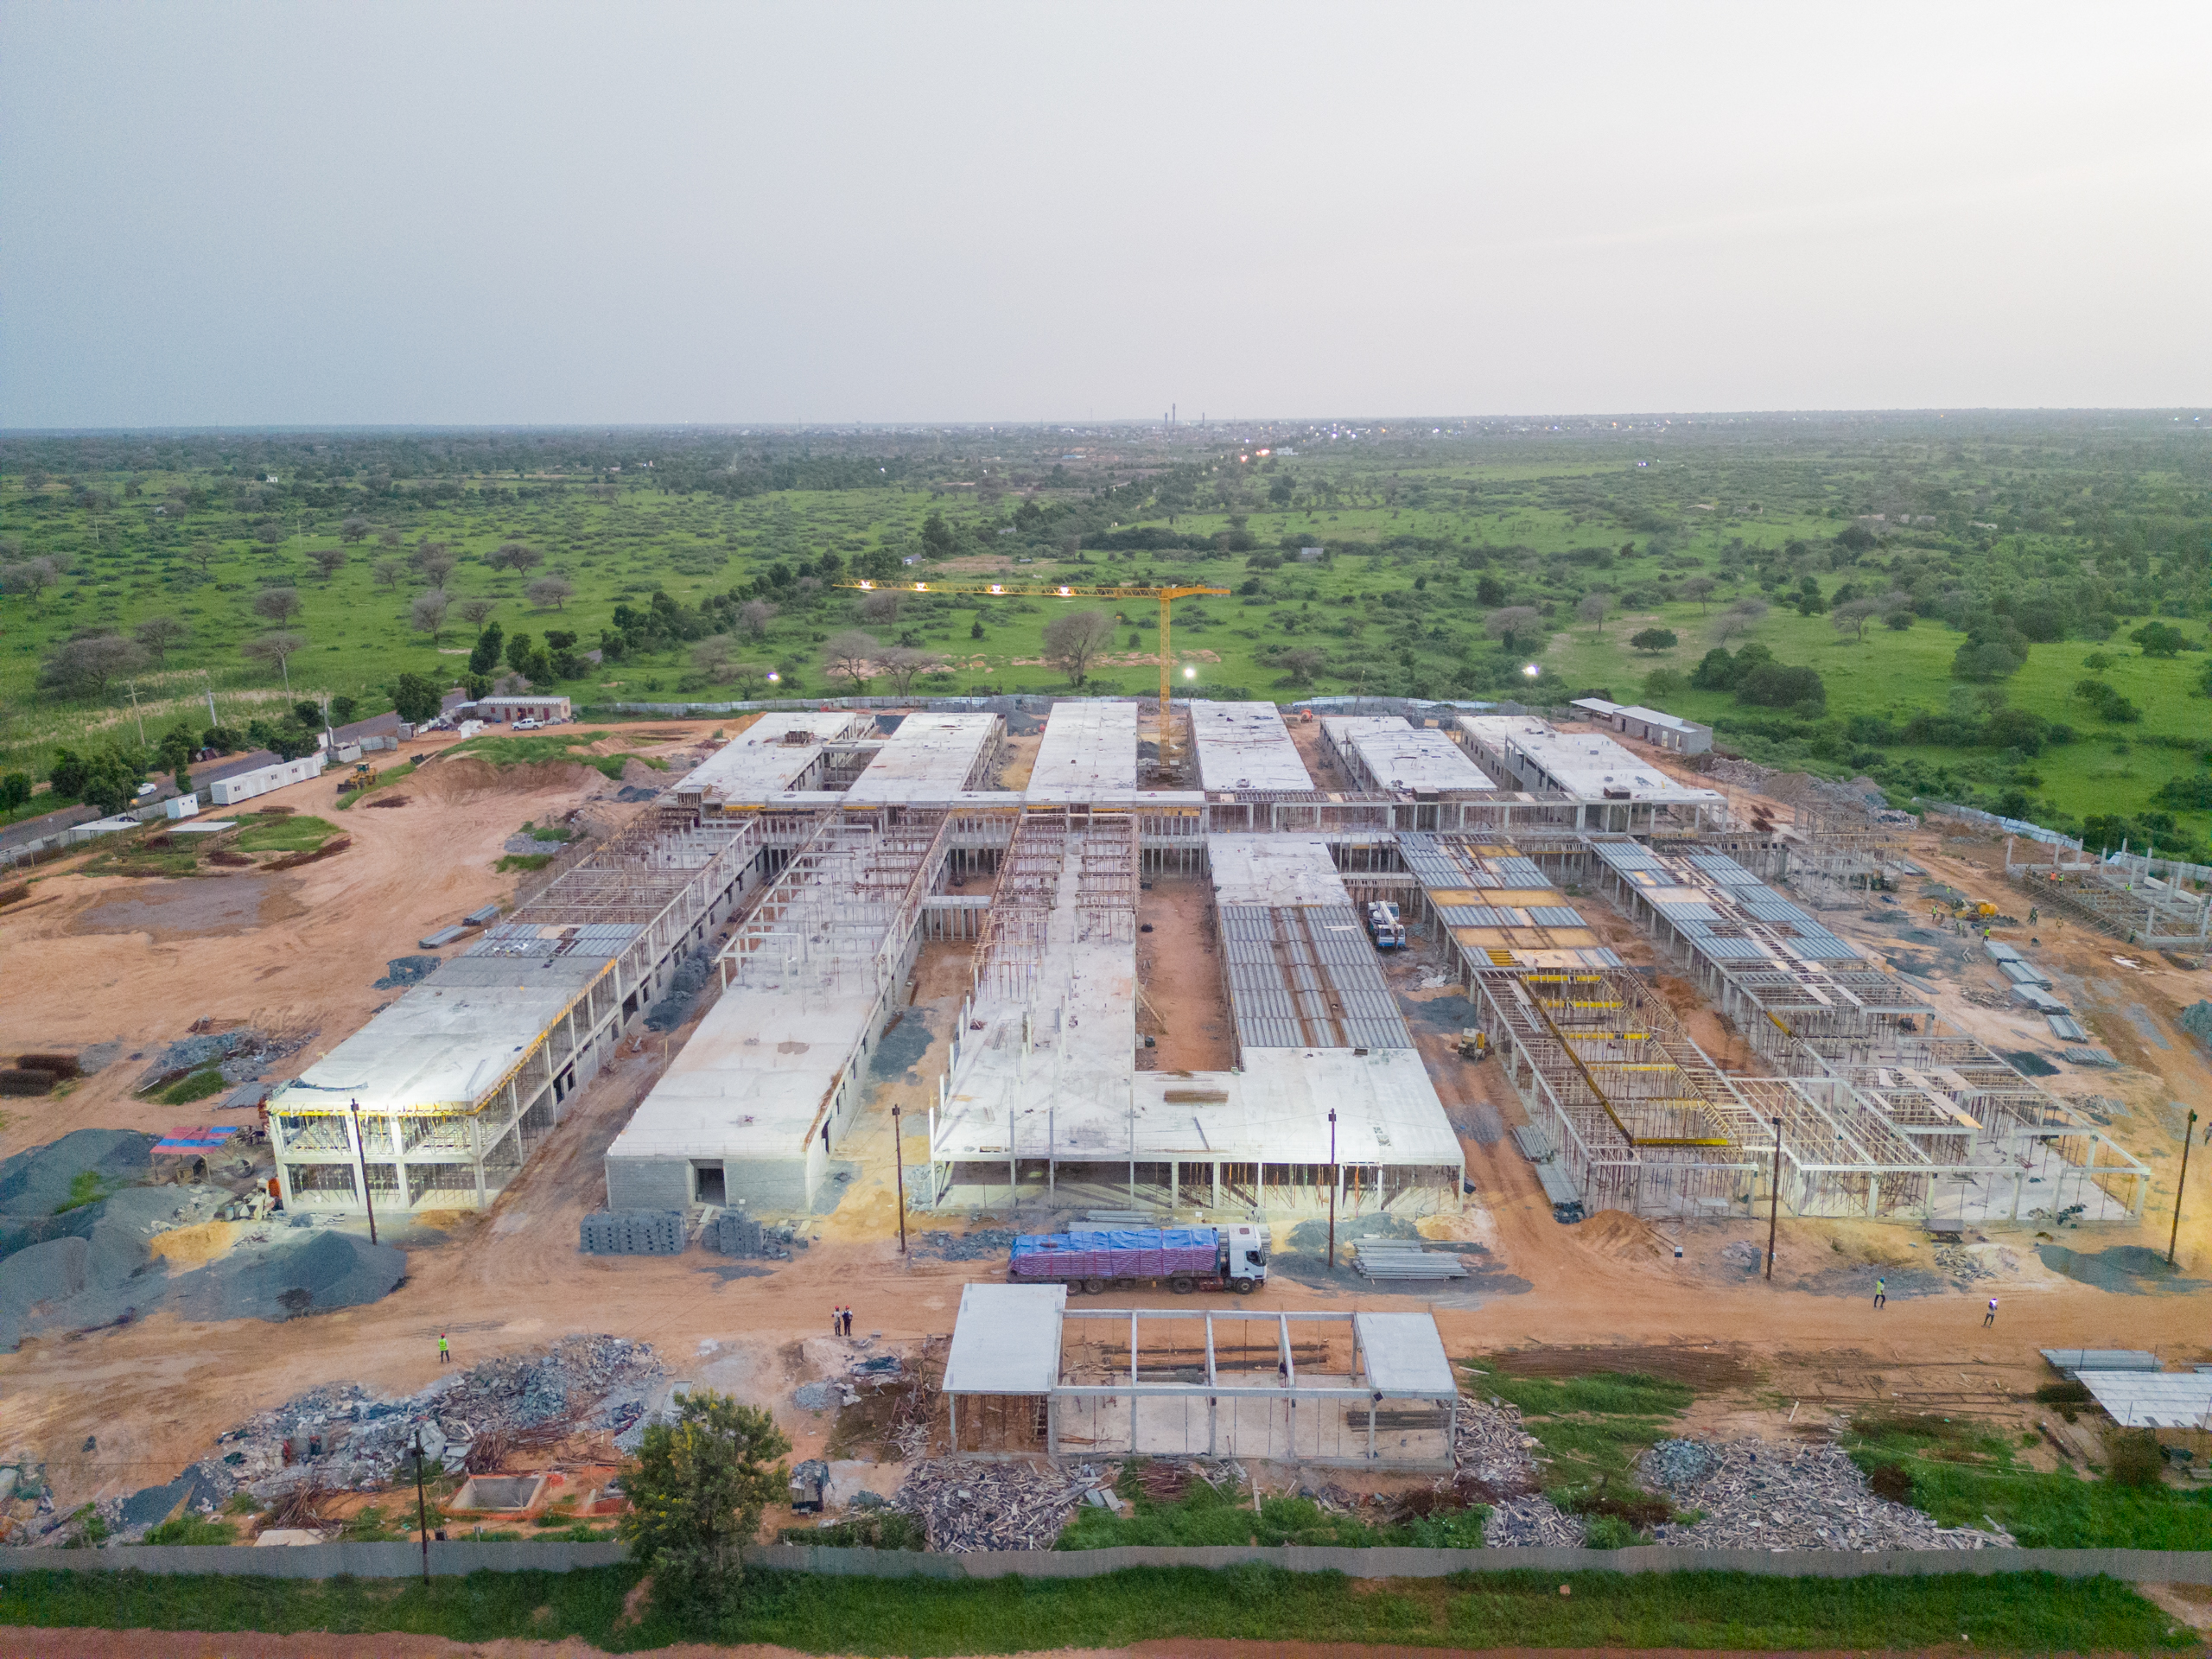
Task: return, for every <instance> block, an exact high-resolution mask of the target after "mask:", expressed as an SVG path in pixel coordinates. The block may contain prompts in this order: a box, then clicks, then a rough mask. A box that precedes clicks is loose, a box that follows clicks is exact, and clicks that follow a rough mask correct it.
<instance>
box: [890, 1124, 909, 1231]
mask: <svg viewBox="0 0 2212 1659" xmlns="http://www.w3.org/2000/svg"><path fill="white" fill-rule="evenodd" d="M891 1151H892V1155H893V1157H894V1158H896V1159H897V1160H898V1161H899V1255H906V1141H905V1139H904V1138H903V1137H902V1136H901V1135H900V1134H899V1109H898V1108H897V1107H896V1106H893V1108H892V1109H891Z"/></svg>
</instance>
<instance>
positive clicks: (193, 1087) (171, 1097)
mask: <svg viewBox="0 0 2212 1659" xmlns="http://www.w3.org/2000/svg"><path fill="white" fill-rule="evenodd" d="M229 1087H230V1084H229V1082H228V1081H227V1080H226V1078H225V1077H224V1076H223V1073H222V1070H221V1068H220V1067H218V1066H212V1065H211V1066H209V1067H208V1068H207V1070H206V1071H195V1072H194V1073H193V1074H192V1075H191V1076H190V1077H187V1078H185V1079H184V1080H183V1081H182V1082H181V1083H173V1084H170V1085H169V1086H168V1088H166V1089H164V1090H162V1094H161V1101H162V1105H164V1106H189V1105H190V1104H192V1103H193V1102H194V1101H195V1100H205V1099H207V1096H210V1095H219V1094H221V1093H222V1092H223V1090H226V1089H227V1088H229Z"/></svg>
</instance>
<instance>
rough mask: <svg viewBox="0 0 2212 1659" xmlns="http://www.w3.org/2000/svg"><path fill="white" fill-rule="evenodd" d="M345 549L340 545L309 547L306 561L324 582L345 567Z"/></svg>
mask: <svg viewBox="0 0 2212 1659" xmlns="http://www.w3.org/2000/svg"><path fill="white" fill-rule="evenodd" d="M308 563H309V564H312V565H313V566H315V569H316V570H317V571H319V572H320V573H321V576H322V579H323V581H325V582H328V581H329V580H330V579H331V578H332V577H333V576H334V575H337V574H338V573H339V572H340V570H343V569H345V568H346V550H345V549H344V548H342V547H311V548H309V549H308Z"/></svg>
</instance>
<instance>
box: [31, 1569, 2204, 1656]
mask: <svg viewBox="0 0 2212 1659" xmlns="http://www.w3.org/2000/svg"><path fill="white" fill-rule="evenodd" d="M637 1579H638V1574H637V1571H636V1569H634V1568H632V1567H607V1568H600V1569H595V1570H589V1571H582V1572H575V1573H474V1574H472V1575H470V1576H469V1577H467V1578H466V1579H438V1580H432V1581H431V1583H430V1584H429V1586H427V1587H425V1586H423V1584H422V1583H421V1582H420V1581H419V1580H412V1579H400V1580H365V1579H334V1580H327V1581H321V1582H317V1581H314V1580H304V1581H303V1580H289V1579H251V1578H231V1577H217V1576H212V1575H211V1576H207V1577H203V1578H193V1577H189V1576H162V1577H153V1576H149V1575H143V1574H139V1573H84V1574H78V1573H52V1572H42V1571H41V1572H29V1573H10V1574H9V1575H8V1576H7V1577H6V1578H4V1579H0V1624H26V1625H40V1626H46V1627H49V1628H52V1627H78V1628H91V1629H102V1630H207V1631H225V1630H257V1631H269V1632H277V1633H285V1632H327V1633H329V1634H333V1635H355V1634H364V1633H374V1632H378V1631H404V1632H410V1633H421V1634H434V1635H442V1636H445V1637H449V1638H451V1639H453V1640H454V1641H459V1642H493V1641H499V1640H503V1639H507V1640H514V1639H525V1638H527V1639H535V1640H539V1641H548V1642H551V1641H560V1640H563V1639H569V1638H573V1639H576V1640H580V1641H582V1642H584V1643H589V1644H590V1645H592V1646H594V1647H596V1648H599V1649H602V1650H604V1651H607V1652H611V1653H635V1652H649V1651H651V1650H652V1649H656V1648H663V1647H667V1646H670V1645H672V1644H673V1643H677V1642H680V1641H685V1640H702V1639H704V1640H715V1641H720V1642H725V1643H742V1642H762V1643H781V1644H783V1645H785V1646H787V1647H790V1648H792V1649H797V1650H798V1651H800V1652H802V1653H823V1654H827V1653H839V1654H869V1655H875V1654H881V1655H893V1654H899V1655H935V1654H969V1653H1007V1652H1019V1651H1021V1650H1024V1649H1039V1648H1060V1647H1089V1646H1113V1645H1118V1644H1122V1643H1132V1642H1140V1641H1161V1640H1168V1639H1173V1638H1175V1637H1183V1638H1186V1639H1192V1640H1197V1639H1202V1638H1207V1637H1237V1638H1242V1639H1244V1640H1248V1641H1269V1640H1280V1641H1302V1642H1307V1643H1393V1644H1397V1645H1401V1646H1409V1647H1458V1648H1491V1647H1497V1648H1522V1649H1525V1648H1551V1647H1559V1648H1597V1647H1608V1648H1694V1649H1710V1650H1713V1651H1729V1650H1746V1649H1759V1650H1765V1651H1789V1650H1793V1649H1839V1648H1857V1649H1862V1650H1864V1649H1883V1650H1894V1649H1925V1648H1936V1647H1940V1648H1942V1649H1944V1650H1945V1651H1950V1650H1952V1649H1955V1648H1956V1649H1962V1650H1971V1651H1973V1652H1975V1653H2000V1654H2009V1653H2018V1654H2057V1653H2068V1654H2071V1653H2081V1654H2087V1653H2119V1652H2126V1653H2157V1652H2188V1651H2192V1650H2196V1649H2197V1647H2198V1644H2197V1643H2196V1642H2195V1641H2194V1639H2193V1637H2191V1635H2190V1633H2189V1632H2187V1631H2186V1630H2183V1629H2181V1628H2180V1627H2178V1626H2177V1624H2176V1622H2175V1621H2174V1620H2173V1619H2171V1618H2169V1617H2168V1616H2167V1615H2166V1614H2165V1613H2164V1612H2163V1611H2160V1610H2159V1609H2158V1608H2157V1607H2155V1606H2153V1605H2152V1604H2151V1603H2149V1602H2147V1601H2145V1600H2144V1599H2142V1598H2141V1597H2139V1596H2138V1595H2136V1594H2135V1593H2134V1592H2133V1591H2132V1590H2131V1589H2129V1588H2128V1587H2127V1586H2124V1585H2120V1584H2116V1583H2114V1582H2113V1581H2112V1580H2107V1579H2090V1580H2062V1579H2058V1578H2055V1577H2052V1576H2050V1575H2049V1574H2044V1573H2029V1574H2009V1575H1993V1576H1990V1577H1986V1578H1985V1577H1979V1576H1974V1575H1970V1574H1966V1573H1960V1574H1957V1575H1955V1576H1952V1577H1944V1578H1899V1579H1890V1578H1864V1579H1773V1578H1752V1577H1747V1576H1745V1575H1742V1574H1738V1573H1650V1574H1644V1575H1640V1576H1630V1575H1624V1574H1614V1573H1464V1574H1460V1575H1458V1576H1455V1577H1452V1578H1448V1579H1425V1580H1407V1579H1400V1580H1385V1581H1382V1582H1379V1583H1365V1584H1361V1585H1358V1586H1355V1585H1354V1584H1352V1583H1351V1581H1350V1580H1346V1579H1344V1578H1343V1577H1341V1576H1339V1575H1337V1574H1334V1573H1306V1574H1294V1573H1283V1572H1281V1571H1278V1570H1276V1569H1274V1568H1270V1567H1235V1568H1230V1569H1228V1570H1226V1571H1223V1572H1218V1573H1209V1572H1205V1571H1201V1570H1199V1569H1197V1568H1179V1569H1157V1568H1154V1569H1142V1570H1138V1571H1134V1572H1125V1573H1114V1574H1111V1575H1109V1576H1107V1577H1104V1578H1097V1579H1081V1580H1023V1579H1019V1578H1008V1579H998V1580H977V1581H963V1580H931V1579H903V1580H884V1579H854V1578H836V1577H827V1576H815V1575H810V1574H783V1573H756V1574H753V1575H752V1576H751V1577H750V1578H749V1579H748V1580H747V1583H746V1586H745V1589H744V1592H743V1595H742V1597H741V1599H740V1600H739V1601H738V1602H737V1603H736V1604H735V1605H732V1606H730V1607H728V1608H726V1609H724V1610H722V1611H721V1612H720V1613H719V1614H718V1615H709V1616H704V1617H702V1618H698V1619H697V1620H696V1621H685V1622H677V1621H676V1620H674V1619H671V1618H669V1617H668V1616H667V1615H665V1614H664V1613H663V1612H661V1611H658V1610H656V1609H654V1608H652V1606H651V1605H650V1604H648V1605H647V1608H646V1611H645V1616H644V1618H642V1619H641V1620H640V1621H639V1622H636V1623H630V1622H626V1619H625V1616H624V1612H623V1599H624V1597H625V1596H626V1594H627V1593H628V1592H629V1591H630V1589H631V1588H632V1586H634V1585H635V1584H636V1582H637ZM1562 1585H1564V1586H1566V1587H1567V1589H1568V1590H1569V1591H1570V1592H1571V1594H1568V1595H1566V1596H1562V1595H1561V1594H1560V1587H1561V1586H1562Z"/></svg>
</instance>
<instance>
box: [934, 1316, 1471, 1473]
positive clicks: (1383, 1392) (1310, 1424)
mask: <svg viewBox="0 0 2212 1659" xmlns="http://www.w3.org/2000/svg"><path fill="white" fill-rule="evenodd" d="M1067 1302H1068V1298H1067V1287H1065V1285H967V1286H964V1287H963V1288H962V1291H961V1297H960V1313H959V1315H958V1319H957V1322H956V1323H955V1325H954V1326H953V1332H952V1344H951V1350H950V1353H949V1354H948V1356H947V1357H946V1360H945V1367H944V1383H943V1384H942V1386H941V1388H940V1389H939V1393H940V1395H941V1397H942V1398H943V1399H944V1402H945V1408H946V1419H947V1421H946V1430H947V1435H948V1439H949V1440H950V1449H951V1451H952V1452H954V1453H955V1454H956V1455H957V1456H960V1457H968V1458H980V1459H996V1458H1020V1457H1035V1456H1039V1455H1043V1456H1046V1457H1051V1458H1059V1459H1070V1460H1074V1461H1083V1460H1086V1459H1095V1458H1105V1457H1131V1456H1136V1457H1169V1458H1189V1457H1205V1458H1253V1459H1259V1460H1261V1461H1263V1462H1268V1463H1276V1462H1281V1463H1310V1464H1315V1465H1320V1466H1323V1467H1330V1466H1335V1467H1351V1468H1363V1469H1373V1470H1390V1471H1408V1472H1422V1473H1435V1472H1441V1471H1448V1470H1449V1469H1451V1468H1452V1446H1453V1442H1454V1440H1455V1438H1456V1433H1457V1425H1458V1414H1459V1386H1458V1383H1457V1381H1456V1380H1455V1378H1454V1376H1453V1374H1452V1364H1451V1361H1450V1359H1449V1358H1448V1357H1447V1356H1446V1353H1445V1351H1444V1342H1443V1338H1441V1336H1440V1334H1439V1333H1438V1332H1437V1328H1436V1321H1435V1319H1433V1317H1432V1316H1431V1315H1429V1314H1427V1313H1373V1312H1366V1313H1280V1312H1270V1313H1240V1312H1238V1311H1236V1309H1234V1308H1219V1307H1198V1308H1138V1309H1128V1308H1078V1307H1070V1306H1068V1305H1067Z"/></svg>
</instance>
